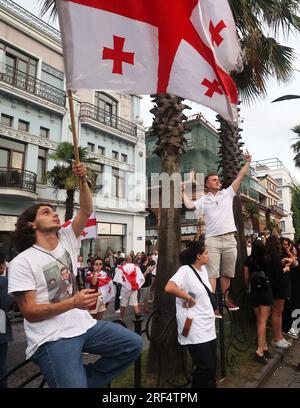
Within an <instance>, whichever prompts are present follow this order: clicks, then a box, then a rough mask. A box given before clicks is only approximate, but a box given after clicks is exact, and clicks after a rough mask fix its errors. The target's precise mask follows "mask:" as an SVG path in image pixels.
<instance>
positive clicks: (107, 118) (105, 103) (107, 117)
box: [95, 92, 118, 127]
mask: <svg viewBox="0 0 300 408" xmlns="http://www.w3.org/2000/svg"><path fill="white" fill-rule="evenodd" d="M95 105H96V106H97V107H98V108H99V109H100V112H99V115H100V121H101V122H103V118H104V123H105V124H107V125H109V126H114V127H116V126H117V122H116V115H117V107H118V101H117V100H116V99H114V98H113V97H112V96H110V95H108V94H106V93H104V92H95Z"/></svg>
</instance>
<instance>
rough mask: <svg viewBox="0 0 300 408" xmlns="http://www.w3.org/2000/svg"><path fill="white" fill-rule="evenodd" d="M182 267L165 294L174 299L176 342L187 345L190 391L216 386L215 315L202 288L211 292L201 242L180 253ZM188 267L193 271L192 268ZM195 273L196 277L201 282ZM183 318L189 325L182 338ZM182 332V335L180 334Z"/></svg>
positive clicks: (170, 281)
mask: <svg viewBox="0 0 300 408" xmlns="http://www.w3.org/2000/svg"><path fill="white" fill-rule="evenodd" d="M180 261H181V264H182V266H181V267H180V268H179V269H178V271H177V272H176V273H175V275H174V276H172V278H171V279H170V280H169V282H168V283H167V285H166V287H165V291H166V292H168V293H172V294H173V295H175V296H176V318H177V325H178V341H179V343H180V344H182V345H187V346H188V350H189V353H190V355H191V357H192V360H193V363H194V365H195V370H194V372H193V378H192V388H215V387H216V329H215V315H214V310H213V307H212V304H211V302H210V298H209V296H208V293H207V290H206V289H205V287H204V285H206V286H207V288H208V289H209V290H211V286H210V283H209V279H208V274H207V270H206V268H205V266H204V265H205V264H207V262H208V252H207V250H206V248H205V245H204V243H203V242H201V241H197V242H194V243H192V244H191V246H190V247H189V248H187V249H186V250H184V251H183V252H182V253H181V254H180ZM189 265H191V266H192V267H193V268H194V269H195V270H196V271H194V270H193V269H192V267H191V266H189ZM196 273H197V274H198V275H199V276H200V278H201V280H202V283H201V281H200V280H199V278H198V277H197V275H196ZM187 318H189V321H190V322H191V320H190V319H192V324H191V327H190V330H189V332H188V334H187V335H186V333H185V331H183V330H184V326H185V323H186V320H187ZM182 333H184V334H182Z"/></svg>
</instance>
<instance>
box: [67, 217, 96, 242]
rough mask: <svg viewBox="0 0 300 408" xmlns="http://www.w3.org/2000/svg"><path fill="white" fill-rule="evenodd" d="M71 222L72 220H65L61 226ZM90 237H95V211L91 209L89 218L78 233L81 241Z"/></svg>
mask: <svg viewBox="0 0 300 408" xmlns="http://www.w3.org/2000/svg"><path fill="white" fill-rule="evenodd" d="M71 224H72V220H68V221H66V222H65V223H64V224H63V225H62V226H61V227H62V228H67V227H68V226H69V225H71ZM90 238H97V221H96V216H95V212H94V211H93V212H92V214H91V215H90V218H89V219H88V220H87V223H86V224H85V227H84V229H83V231H81V233H80V239H81V241H83V240H84V239H90Z"/></svg>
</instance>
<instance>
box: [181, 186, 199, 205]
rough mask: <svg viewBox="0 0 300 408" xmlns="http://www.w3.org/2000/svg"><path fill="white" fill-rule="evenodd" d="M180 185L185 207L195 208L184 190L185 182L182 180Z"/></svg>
mask: <svg viewBox="0 0 300 408" xmlns="http://www.w3.org/2000/svg"><path fill="white" fill-rule="evenodd" d="M180 186H181V191H182V198H183V202H184V205H185V207H186V208H187V209H188V210H195V209H196V208H195V205H194V202H193V201H192V200H190V199H189V198H188V196H187V195H186V192H185V191H184V189H185V184H184V183H183V182H182V183H181V185H180Z"/></svg>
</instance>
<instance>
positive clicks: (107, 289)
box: [86, 271, 116, 304]
mask: <svg viewBox="0 0 300 408" xmlns="http://www.w3.org/2000/svg"><path fill="white" fill-rule="evenodd" d="M92 278H93V273H92V272H88V273H87V275H86V282H87V283H90V282H91V280H92ZM97 286H98V292H100V293H101V295H102V302H103V303H104V304H105V303H107V302H109V301H110V300H111V299H112V298H113V297H114V296H115V294H116V287H115V285H114V284H113V281H112V279H111V277H110V276H107V274H106V273H103V272H102V271H101V272H100V273H98V274H97Z"/></svg>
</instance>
